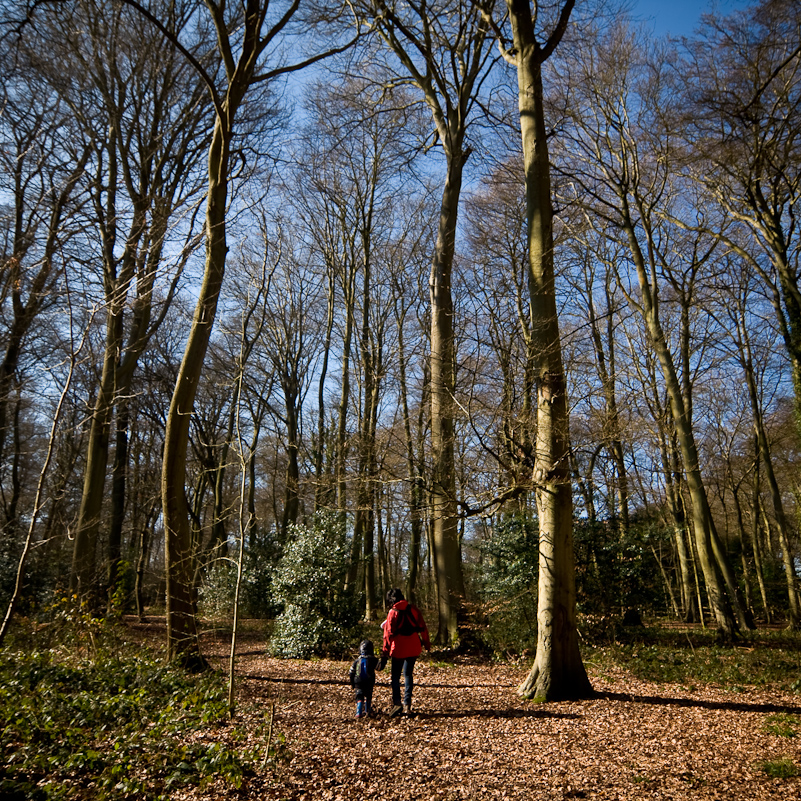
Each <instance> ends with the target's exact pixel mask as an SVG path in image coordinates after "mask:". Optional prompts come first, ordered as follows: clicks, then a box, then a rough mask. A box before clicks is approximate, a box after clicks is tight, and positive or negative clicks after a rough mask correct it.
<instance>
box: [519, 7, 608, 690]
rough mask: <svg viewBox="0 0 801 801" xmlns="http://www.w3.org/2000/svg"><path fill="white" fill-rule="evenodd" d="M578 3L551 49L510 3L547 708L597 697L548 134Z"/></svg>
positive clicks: (539, 680) (540, 684) (527, 14)
mask: <svg viewBox="0 0 801 801" xmlns="http://www.w3.org/2000/svg"><path fill="white" fill-rule="evenodd" d="M573 5H574V3H573V0H567V2H565V3H564V4H563V5H562V6H561V13H560V16H559V20H558V22H557V23H556V26H555V28H554V30H553V32H552V33H551V35H550V36H549V37H548V39H547V40H546V42H545V43H544V44H540V42H539V41H538V39H537V36H536V32H535V29H534V20H535V18H536V12H537V11H539V6H538V4H537V3H534V13H532V6H531V4H530V3H529V0H507V7H508V10H509V19H510V22H511V27H512V38H513V46H514V51H513V53H512V52H509V51H507V53H506V56H507V60H509V61H510V62H511V63H512V64H514V65H515V66H516V67H517V85H518V107H519V111H520V132H521V137H522V142H523V164H524V170H525V176H526V223H527V235H528V256H529V293H530V295H529V303H530V315H529V316H530V320H531V337H532V352H533V357H534V367H535V370H534V375H535V383H536V389H537V436H536V442H535V467H534V485H535V488H536V494H537V513H538V518H539V547H540V556H539V580H538V590H537V592H538V594H537V653H536V656H535V658H534V664H533V666H532V668H531V671H530V672H529V674H528V677H527V678H526V680H525V681H524V682H523V683H522V684H521V685H520V687H519V688H518V692H519V693H520V694H521V695H522V696H524V697H526V698H534V699H537V700H543V701H545V700H548V701H554V700H563V699H569V698H585V697H588V696H590V695H592V692H593V690H592V686H591V685H590V682H589V679H588V678H587V673H586V670H585V669H584V663H583V662H582V660H581V654H580V652H579V647H578V630H577V627H576V578H575V562H574V555H573V500H572V489H571V483H570V464H569V451H570V443H569V431H568V405H567V381H566V378H565V372H564V366H563V363H562V349H561V342H560V336H559V321H558V315H557V307H556V292H555V283H554V282H555V277H554V239H553V207H552V198H551V177H550V171H551V165H550V160H549V155H548V142H547V135H546V130H545V109H544V103H543V85H542V65H543V64H544V63H545V61H546V60H547V59H548V58H549V57H550V56H551V54H552V53H553V52H554V50H555V49H556V47H557V45H558V44H559V42H560V41H561V39H562V37H563V36H564V33H565V30H566V28H567V24H568V20H569V18H570V14H571V12H572V10H573Z"/></svg>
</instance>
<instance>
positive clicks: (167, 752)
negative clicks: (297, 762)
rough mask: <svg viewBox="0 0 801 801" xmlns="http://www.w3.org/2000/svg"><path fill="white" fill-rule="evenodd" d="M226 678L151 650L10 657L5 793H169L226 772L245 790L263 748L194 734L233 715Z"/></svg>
mask: <svg viewBox="0 0 801 801" xmlns="http://www.w3.org/2000/svg"><path fill="white" fill-rule="evenodd" d="M227 713H228V705H227V694H226V688H225V686H224V683H223V682H222V681H221V680H220V679H219V678H218V677H216V676H214V675H211V674H207V675H203V676H197V675H192V676H190V675H188V674H186V673H183V672H181V671H179V670H177V669H175V668H173V667H170V666H168V665H166V664H163V663H159V662H156V661H154V660H153V659H151V658H150V657H149V656H147V655H146V654H143V653H142V652H138V653H137V654H136V655H125V656H117V657H112V656H109V655H108V654H105V653H104V654H100V655H99V657H98V658H97V659H93V660H91V661H90V660H86V659H82V658H78V659H76V658H74V657H68V658H65V657H64V651H63V650H62V651H45V652H42V651H37V652H34V653H23V652H11V651H9V650H6V651H5V652H4V653H2V654H0V719H2V720H4V721H6V723H5V726H4V728H3V729H2V731H0V752H2V753H3V755H4V760H3V764H2V765H0V796H2V797H3V798H6V797H7V798H15V797H19V798H31V799H56V798H59V799H73V798H75V799H77V798H82V797H85V792H86V788H87V787H89V786H91V788H92V791H91V797H92V798H95V799H100V800H101V801H102V800H103V799H123V798H131V797H142V798H167V797H169V796H170V794H171V792H172V791H173V790H175V789H177V788H179V787H181V786H184V785H203V784H204V783H205V782H206V781H209V780H211V779H212V778H220V777H222V778H224V779H226V780H227V781H229V782H230V783H231V784H232V785H234V786H235V787H239V786H240V785H241V783H242V781H243V777H244V776H245V775H246V774H247V773H248V772H250V771H251V770H252V765H253V764H254V761H255V759H256V754H254V753H249V752H247V751H234V750H231V749H229V748H228V747H227V746H224V745H221V744H219V743H212V744H208V743H204V742H203V741H202V740H201V739H199V738H195V737H193V736H192V735H193V732H196V731H198V730H200V729H202V728H204V727H206V726H207V725H208V724H209V723H217V722H220V721H222V720H224V719H225V718H226V717H227Z"/></svg>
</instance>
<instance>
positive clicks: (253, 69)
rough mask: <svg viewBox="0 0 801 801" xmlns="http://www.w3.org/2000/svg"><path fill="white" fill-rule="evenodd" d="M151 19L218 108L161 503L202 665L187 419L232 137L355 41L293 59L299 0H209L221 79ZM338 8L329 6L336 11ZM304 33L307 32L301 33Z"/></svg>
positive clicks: (183, 657) (171, 591)
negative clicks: (261, 106) (258, 102)
mask: <svg viewBox="0 0 801 801" xmlns="http://www.w3.org/2000/svg"><path fill="white" fill-rule="evenodd" d="M126 2H128V3H129V4H130V5H131V6H133V7H135V8H136V9H138V10H139V12H140V13H141V14H143V15H144V16H145V17H147V18H148V19H149V20H150V21H151V22H152V23H153V24H154V25H155V26H156V27H157V28H158V30H159V31H160V32H161V33H162V34H163V35H164V37H165V39H166V40H167V41H168V42H170V43H171V44H172V45H173V46H175V47H176V48H177V49H178V50H180V51H181V53H182V54H183V55H184V56H185V57H186V58H187V60H188V61H189V63H191V64H192V65H193V67H194V68H195V69H196V70H197V72H198V74H199V75H200V77H201V78H202V80H203V82H204V84H205V86H206V89H207V91H208V94H209V98H210V100H211V103H212V105H213V108H214V113H215V122H214V130H213V132H212V137H211V144H210V146H209V151H208V189H207V206H206V224H205V235H206V261H205V270H204V274H203V281H202V284H201V286H200V287H199V291H198V302H197V306H196V308H195V315H194V318H193V320H192V327H191V329H190V332H189V337H188V340H187V343H186V348H185V350H184V357H183V360H182V363H181V367H180V369H179V372H178V379H177V382H176V385H175V392H174V394H173V398H172V402H171V404H170V412H169V415H168V417H167V431H166V436H165V443H164V464H163V471H162V501H163V504H164V527H165V537H166V549H165V554H166V564H167V638H168V643H169V653H170V658H171V659H179V660H180V661H182V662H184V663H187V664H190V665H199V664H202V662H203V660H202V658H201V656H200V649H199V645H198V640H197V630H196V627H195V610H194V603H193V598H192V592H191V586H192V580H193V575H192V569H191V568H192V549H191V530H190V525H189V508H188V505H187V502H186V496H185V487H184V484H185V478H186V459H187V446H188V442H189V424H190V419H191V415H192V409H193V406H194V400H195V393H196V391H197V386H198V382H199V379H200V375H201V372H202V369H203V362H204V359H205V355H206V351H207V349H208V344H209V339H210V337H211V330H212V326H213V325H214V320H215V317H216V312H217V302H218V299H219V294H220V289H221V287H222V283H223V279H224V276H225V263H226V254H227V251H228V244H227V227H226V217H227V210H228V202H229V185H230V182H231V178H232V170H233V169H234V165H235V164H236V159H237V156H236V153H235V150H234V138H235V135H236V133H237V131H238V123H239V122H240V120H239V117H240V116H241V113H242V111H243V105H244V104H245V102H246V99H247V98H248V96H249V95H252V94H253V92H254V91H255V89H256V87H258V86H265V85H266V84H268V82H269V81H271V80H274V79H275V78H277V77H278V76H280V75H283V74H286V73H289V72H295V71H297V70H299V69H302V68H303V67H304V66H307V65H310V64H313V63H316V62H318V61H320V60H322V59H323V58H325V57H326V56H327V55H329V54H331V53H333V52H340V51H342V50H343V49H345V48H346V47H347V46H348V45H349V43H346V44H343V45H341V46H339V47H336V46H335V47H333V48H332V49H330V50H327V51H325V52H322V53H321V52H319V51H318V52H316V53H313V54H311V55H309V56H308V57H305V58H301V59H299V60H298V61H296V62H293V63H288V62H287V61H286V60H285V58H284V50H283V48H284V47H285V46H286V45H287V44H288V38H287V37H289V36H290V34H291V33H292V32H293V30H292V26H293V25H297V24H299V25H300V30H297V31H295V32H296V33H297V34H298V38H297V39H296V41H297V43H298V44H299V45H301V49H302V47H303V45H304V44H306V43H307V42H308V36H309V33H308V30H309V29H308V25H309V24H310V23H311V22H312V20H311V19H304V18H303V14H301V11H300V9H301V2H300V0H291V1H290V2H286V3H280V2H271V1H270V0H246V2H245V3H244V4H243V5H242V6H234V7H229V6H228V5H227V4H226V3H225V2H224V0H221V2H215V0H206V2H205V3H204V6H205V18H206V21H207V23H208V24H209V25H210V26H211V27H212V29H213V30H214V33H215V35H216V37H217V51H218V57H219V61H220V63H221V65H222V73H223V74H222V76H221V78H220V79H219V80H218V79H217V78H216V76H215V75H213V74H210V73H209V72H208V71H207V69H206V68H205V67H204V66H203V64H201V63H200V62H199V61H198V60H197V59H196V58H195V57H194V56H193V55H192V53H191V52H190V51H189V49H188V48H187V47H186V46H185V45H184V44H183V43H182V41H181V37H180V35H178V34H177V33H176V32H175V31H173V30H171V29H170V28H169V27H168V25H167V24H166V23H165V21H164V20H162V19H159V18H158V17H157V16H156V15H154V14H153V13H152V12H151V11H150V10H149V9H146V8H145V7H144V6H142V5H141V4H139V3H138V2H135V0H126ZM338 11H339V10H338V9H333V10H329V13H330V14H331V16H332V17H334V18H335V17H336V16H337V15H338ZM301 34H302V37H301Z"/></svg>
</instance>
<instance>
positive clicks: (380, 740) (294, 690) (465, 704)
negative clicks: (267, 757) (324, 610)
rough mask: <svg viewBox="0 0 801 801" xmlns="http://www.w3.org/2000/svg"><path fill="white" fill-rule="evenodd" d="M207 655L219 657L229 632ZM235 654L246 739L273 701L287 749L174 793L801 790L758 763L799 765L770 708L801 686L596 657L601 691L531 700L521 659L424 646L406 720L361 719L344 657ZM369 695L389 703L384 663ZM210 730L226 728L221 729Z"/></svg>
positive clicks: (740, 794)
mask: <svg viewBox="0 0 801 801" xmlns="http://www.w3.org/2000/svg"><path fill="white" fill-rule="evenodd" d="M206 653H207V654H209V656H210V659H211V661H212V663H213V664H214V666H215V667H217V668H220V669H222V670H224V669H225V668H226V663H227V659H226V658H225V654H226V648H225V646H224V644H223V643H219V644H218V646H215V645H214V644H210V647H207V648H206ZM238 660H239V661H238V673H239V676H240V684H239V697H240V699H241V700H240V714H241V716H243V717H249V718H250V719H251V720H252V725H251V726H249V727H248V730H249V731H252V732H253V738H254V743H251V745H254V744H255V745H257V744H258V738H259V737H261V738H262V740H263V739H264V737H265V734H264V732H265V717H266V716H268V714H269V709H270V707H271V704H274V709H275V713H274V720H273V732H274V736H275V737H277V739H278V741H279V742H280V741H281V740H282V738H285V743H284V746H283V747H284V749H285V753H286V757H287V758H286V759H285V760H282V761H280V762H279V765H278V767H277V768H276V770H275V771H273V772H272V773H271V772H270V771H266V772H264V773H263V774H260V775H257V776H254V777H252V778H250V779H249V780H248V782H247V783H246V785H245V786H243V787H242V788H241V789H240V790H239V791H235V790H233V789H232V788H229V787H225V786H224V785H222V784H215V785H213V786H210V787H206V788H204V789H203V790H198V791H193V792H192V793H191V794H189V793H187V794H182V795H180V796H176V799H179V801H183V799H186V801H190V799H191V800H192V801H196V800H197V799H222V798H246V799H264V800H265V801H268V800H270V801H278V799H286V800H287V801H300V800H301V799H307V800H308V801H316V800H317V799H321V800H325V799H332V800H334V799H341V800H342V801H356V800H357V799H359V800H361V799H377V800H378V801H411V800H412V799H415V800H417V799H420V801H428V800H429V799H447V800H448V801H451V800H452V801H457V799H458V800H459V801H462V800H469V801H478V800H479V799H481V800H482V801H484V800H485V799H531V801H546V799H548V800H550V799H568V798H571V799H572V798H586V799H604V800H606V799H609V800H610V801H611V800H612V799H637V800H639V799H682V800H684V799H693V801H696V800H702V801H703V800H705V799H720V800H721V801H724V800H725V801H763V800H764V801H768V800H770V801H801V777H796V778H790V779H771V778H769V777H768V776H767V775H766V774H765V772H764V771H763V770H761V769H760V767H759V765H760V763H763V762H766V761H776V760H780V759H782V758H789V759H792V760H793V761H794V762H795V763H796V765H801V742H799V740H801V738H799V737H795V738H789V737H783V736H779V735H776V734H771V733H770V732H769V731H768V730H767V729H766V721H767V719H768V717H769V716H771V715H773V716H775V715H776V714H782V713H786V714H792V715H795V716H799V715H801V697H799V696H798V695H783V694H780V693H772V692H768V691H763V690H758V689H752V688H746V689H745V690H743V691H741V692H733V691H724V690H720V689H716V688H714V687H708V686H707V687H698V688H684V687H681V686H677V685H665V684H662V685H657V684H653V683H649V682H643V681H638V680H636V679H633V678H632V677H631V676H629V675H628V674H626V673H624V672H623V671H620V672H616V673H614V674H609V673H605V674H603V675H601V674H600V673H598V672H596V671H595V669H594V668H593V666H592V665H591V664H589V665H588V671H589V673H590V677H591V680H592V683H593V686H594V688H595V689H596V691H598V693H599V696H598V697H597V698H595V699H593V700H588V701H580V702H571V703H548V704H538V705H533V704H531V703H530V702H525V701H523V700H521V699H520V698H519V697H518V696H517V695H516V693H515V689H516V687H517V686H518V684H519V683H520V682H521V681H522V679H523V678H524V676H525V674H526V667H525V666H520V667H514V666H509V665H494V664H493V665H488V664H479V663H475V662H472V663H471V662H470V661H468V660H465V661H464V662H458V661H457V662H456V664H450V663H444V662H437V661H436V658H434V659H431V658H427V657H425V656H424V657H422V658H421V660H420V661H419V662H418V666H417V669H416V671H415V679H416V689H415V697H414V707H415V708H416V714H415V715H414V716H413V717H409V718H400V719H396V720H389V719H388V718H387V717H386V715H382V716H380V717H379V718H377V719H375V720H362V721H357V720H356V719H355V718H354V711H355V705H354V703H353V700H352V691H351V689H350V687H349V686H348V685H347V671H348V667H349V665H350V663H349V661H333V660H314V661H308V662H303V661H295V660H278V659H272V658H269V657H267V656H265V655H264V647H263V645H259V644H258V643H255V642H253V641H250V642H247V643H244V644H243V647H242V652H241V653H240V654H239V656H238ZM375 702H376V705H377V706H378V707H379V708H380V709H383V710H384V711H385V712H386V710H387V709H388V707H389V677H388V675H387V671H385V673H384V674H383V675H381V676H380V678H379V681H378V684H377V686H376V695H375ZM240 724H241V718H240ZM209 736H211V737H213V738H218V737H219V738H225V736H226V729H225V726H220V727H218V729H217V730H216V731H215V732H210V733H209ZM247 745H248V744H247V743H243V744H242V747H247Z"/></svg>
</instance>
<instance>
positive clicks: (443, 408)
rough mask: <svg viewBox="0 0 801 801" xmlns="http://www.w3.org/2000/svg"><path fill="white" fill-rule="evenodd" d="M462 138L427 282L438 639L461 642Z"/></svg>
mask: <svg viewBox="0 0 801 801" xmlns="http://www.w3.org/2000/svg"><path fill="white" fill-rule="evenodd" d="M460 144H461V137H459V138H457V142H456V143H454V144H453V145H452V150H451V152H449V153H448V171H447V177H446V180H445V188H444V190H443V192H442V203H441V206H440V217H439V229H438V232H437V245H436V251H435V255H434V260H433V263H432V266H431V278H430V281H429V288H430V295H431V385H430V386H431V497H430V502H431V511H430V513H431V525H432V537H431V540H432V545H433V547H434V554H433V556H434V562H435V570H436V580H437V599H438V612H439V627H438V631H437V640H438V641H439V642H440V643H443V644H452V643H455V642H457V641H458V638H459V631H458V623H457V617H458V612H459V608H460V606H461V603H462V600H463V598H464V577H463V575H462V554H461V549H460V547H459V532H458V518H457V507H456V460H455V444H454V397H455V389H456V387H455V383H456V381H455V377H456V362H455V350H454V332H453V297H452V294H451V276H452V271H453V255H454V248H455V237H456V221H457V216H458V210H459V196H460V194H461V190H462V170H463V168H464V163H465V161H466V159H467V155H468V154H466V153H463V152H462V149H461V146H460Z"/></svg>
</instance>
